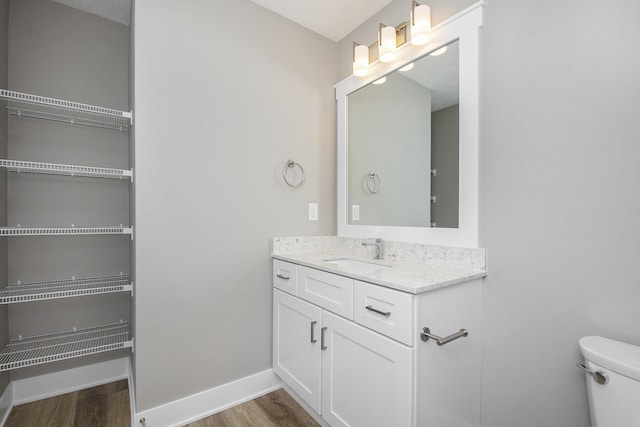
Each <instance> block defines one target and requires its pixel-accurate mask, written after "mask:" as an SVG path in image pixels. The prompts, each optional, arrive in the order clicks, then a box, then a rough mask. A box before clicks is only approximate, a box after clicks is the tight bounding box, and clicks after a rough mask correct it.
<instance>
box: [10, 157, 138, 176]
mask: <svg viewBox="0 0 640 427" xmlns="http://www.w3.org/2000/svg"><path fill="white" fill-rule="evenodd" d="M0 168H5V169H7V170H9V171H11V172H18V173H38V174H47V175H65V176H82V177H89V178H107V179H120V180H124V179H131V180H132V181H133V170H127V169H112V168H101V167H94V166H77V165H62V164H57V163H41V162H27V161H22V160H5V159H0Z"/></svg>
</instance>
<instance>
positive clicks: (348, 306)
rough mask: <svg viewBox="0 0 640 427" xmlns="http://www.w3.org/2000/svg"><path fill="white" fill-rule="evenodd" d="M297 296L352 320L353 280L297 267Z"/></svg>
mask: <svg viewBox="0 0 640 427" xmlns="http://www.w3.org/2000/svg"><path fill="white" fill-rule="evenodd" d="M298 277H299V286H298V296H299V297H300V298H303V299H305V300H307V301H309V302H311V303H313V304H316V305H318V306H320V307H322V308H325V309H327V310H329V311H332V312H334V313H336V314H339V315H340V316H343V317H346V318H347V319H349V320H353V279H349V278H347V277H343V276H338V275H337V274H331V273H327V272H324V271H320V270H314V269H313V268H308V267H304V266H301V265H300V266H298Z"/></svg>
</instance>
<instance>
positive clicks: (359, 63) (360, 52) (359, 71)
mask: <svg viewBox="0 0 640 427" xmlns="http://www.w3.org/2000/svg"><path fill="white" fill-rule="evenodd" d="M367 74H369V46H365V45H362V44H358V43H356V42H353V75H354V76H357V77H364V76H366V75H367Z"/></svg>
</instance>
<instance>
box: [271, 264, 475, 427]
mask: <svg viewBox="0 0 640 427" xmlns="http://www.w3.org/2000/svg"><path fill="white" fill-rule="evenodd" d="M273 268H274V269H273V271H274V282H273V283H274V290H273V370H274V372H275V373H276V374H277V375H278V376H279V377H280V378H281V379H282V380H283V381H284V383H285V384H287V386H288V387H289V388H290V389H291V390H292V391H293V392H295V393H296V394H297V395H298V397H299V398H301V399H302V400H303V401H304V402H306V403H307V404H308V405H309V407H310V408H312V409H313V410H314V411H315V412H316V413H317V415H319V416H320V417H321V418H322V419H323V420H324V421H325V422H326V423H327V424H329V425H331V426H353V427H359V426H366V427H372V426H385V427H386V426H394V427H402V426H434V427H442V426H474V425H479V421H480V419H479V417H480V357H481V348H480V344H481V334H480V330H481V328H480V317H481V312H480V310H481V300H482V286H481V284H479V283H478V282H477V281H475V282H474V281H471V282H467V283H464V284H458V285H455V286H450V287H447V288H442V289H435V290H432V291H429V292H424V293H421V294H411V293H407V292H402V291H399V290H396V289H391V288H388V287H384V286H380V285H376V284H372V283H368V282H364V281H360V280H354V279H352V278H350V277H345V276H342V275H337V274H333V273H329V272H326V271H321V270H319V269H313V268H309V267H306V266H302V265H296V264H295V263H289V262H286V261H283V260H278V259H274V266H273ZM282 272H286V274H280V273H282ZM278 274H280V275H281V276H284V277H288V278H289V279H288V280H285V282H287V284H286V286H284V289H285V291H283V290H282V289H283V285H282V283H280V281H282V280H284V279H281V278H279V277H278ZM294 277H295V283H293V281H292V280H293V279H292V278H294ZM294 285H295V286H294ZM425 326H427V327H429V328H430V330H431V333H433V334H442V335H446V334H450V333H453V332H457V331H458V330H459V329H460V328H462V327H465V328H468V329H469V336H468V337H465V338H462V339H460V340H459V342H452V343H449V344H446V345H443V346H438V345H437V344H436V341H435V340H433V339H429V340H428V341H427V342H423V341H422V340H421V338H420V331H421V329H422V327H425ZM445 332H446V333H445Z"/></svg>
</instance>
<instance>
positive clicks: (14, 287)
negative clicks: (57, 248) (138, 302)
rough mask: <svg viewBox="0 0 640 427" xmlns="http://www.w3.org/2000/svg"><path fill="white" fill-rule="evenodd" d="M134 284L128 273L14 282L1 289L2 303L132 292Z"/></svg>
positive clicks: (0, 301)
mask: <svg viewBox="0 0 640 427" xmlns="http://www.w3.org/2000/svg"><path fill="white" fill-rule="evenodd" d="M132 290H133V284H132V283H131V282H130V281H129V276H128V275H126V274H114V275H110V276H97V277H83V278H72V279H67V280H48V281H43V282H28V283H21V282H18V283H12V284H9V285H7V287H5V288H4V289H2V290H0V304H12V303H20V302H32V301H43V300H49V299H57V298H71V297H81V296H86V295H97V294H107V293H112V292H131V291H132Z"/></svg>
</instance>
